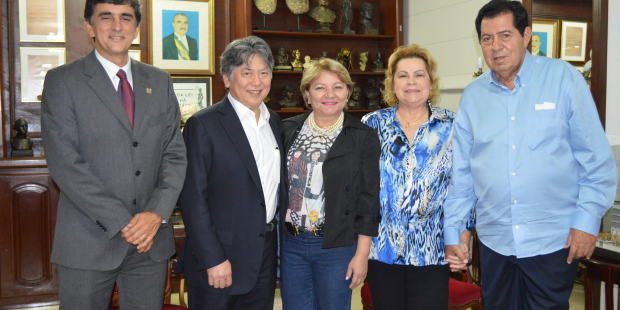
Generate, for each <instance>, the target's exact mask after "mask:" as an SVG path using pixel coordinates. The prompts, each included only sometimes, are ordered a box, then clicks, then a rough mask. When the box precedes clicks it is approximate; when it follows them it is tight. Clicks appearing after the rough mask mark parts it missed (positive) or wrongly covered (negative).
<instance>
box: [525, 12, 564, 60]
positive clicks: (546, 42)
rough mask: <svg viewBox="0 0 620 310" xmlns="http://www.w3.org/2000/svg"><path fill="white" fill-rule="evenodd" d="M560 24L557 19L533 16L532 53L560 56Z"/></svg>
mask: <svg viewBox="0 0 620 310" xmlns="http://www.w3.org/2000/svg"><path fill="white" fill-rule="evenodd" d="M559 24H560V21H559V20H557V19H544V18H532V49H531V52H532V55H535V56H547V57H552V58H558V51H559V42H560V32H559ZM537 46H538V48H536V47H537Z"/></svg>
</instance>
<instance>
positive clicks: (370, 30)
mask: <svg viewBox="0 0 620 310" xmlns="http://www.w3.org/2000/svg"><path fill="white" fill-rule="evenodd" d="M373 11H374V7H373V5H372V3H370V2H364V3H362V8H361V10H360V25H361V26H362V30H361V31H360V32H361V33H362V34H379V30H378V29H377V27H375V25H374V24H373V23H372V14H373Z"/></svg>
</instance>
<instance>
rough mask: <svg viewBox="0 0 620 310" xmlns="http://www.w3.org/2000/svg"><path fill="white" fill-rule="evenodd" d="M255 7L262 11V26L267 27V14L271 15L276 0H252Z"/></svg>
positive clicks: (274, 8)
mask: <svg viewBox="0 0 620 310" xmlns="http://www.w3.org/2000/svg"><path fill="white" fill-rule="evenodd" d="M254 5H255V6H256V8H257V9H258V10H259V11H260V12H261V13H263V28H267V21H266V17H265V16H267V15H271V14H273V13H274V12H275V11H276V8H277V6H278V0H254Z"/></svg>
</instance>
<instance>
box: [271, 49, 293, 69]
mask: <svg viewBox="0 0 620 310" xmlns="http://www.w3.org/2000/svg"><path fill="white" fill-rule="evenodd" d="M273 69H274V70H293V67H292V66H291V65H290V64H289V60H288V54H286V50H285V49H284V47H280V48H279V49H278V54H277V55H276V65H275V67H273Z"/></svg>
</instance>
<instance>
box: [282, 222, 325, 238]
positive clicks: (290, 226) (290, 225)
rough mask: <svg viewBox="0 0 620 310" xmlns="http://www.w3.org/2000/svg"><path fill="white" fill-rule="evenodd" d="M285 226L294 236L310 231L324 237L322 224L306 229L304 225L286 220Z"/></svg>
mask: <svg viewBox="0 0 620 310" xmlns="http://www.w3.org/2000/svg"><path fill="white" fill-rule="evenodd" d="M284 227H286V230H288V233H289V234H291V235H293V236H297V235H300V234H303V233H309V234H311V235H314V236H317V237H323V226H322V225H321V226H320V227H318V228H316V229H314V230H305V229H304V228H303V227H299V226H297V225H295V224H293V223H291V222H285V223H284Z"/></svg>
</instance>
